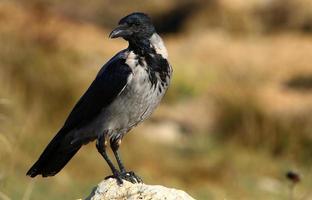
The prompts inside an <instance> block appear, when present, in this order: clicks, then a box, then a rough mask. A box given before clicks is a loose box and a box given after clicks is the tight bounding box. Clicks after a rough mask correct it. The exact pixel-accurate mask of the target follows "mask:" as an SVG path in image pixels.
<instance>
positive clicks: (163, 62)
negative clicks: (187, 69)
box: [129, 39, 170, 87]
mask: <svg viewBox="0 0 312 200" xmlns="http://www.w3.org/2000/svg"><path fill="white" fill-rule="evenodd" d="M129 49H130V51H133V52H134V53H135V54H136V55H137V58H138V60H139V64H140V65H141V66H143V62H142V61H143V60H145V62H146V64H147V72H148V74H149V80H150V81H151V83H152V85H153V86H154V87H156V85H157V82H158V81H161V84H163V85H164V84H165V85H166V84H169V83H166V82H167V77H168V76H170V65H169V63H168V61H167V59H165V58H163V57H162V56H161V55H160V54H158V53H157V52H156V50H155V49H154V48H153V47H152V45H151V44H150V41H149V40H148V39H145V40H139V39H133V40H131V41H129ZM157 75H158V76H159V78H160V80H158V78H157Z"/></svg>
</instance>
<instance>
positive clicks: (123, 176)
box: [105, 171, 143, 185]
mask: <svg viewBox="0 0 312 200" xmlns="http://www.w3.org/2000/svg"><path fill="white" fill-rule="evenodd" d="M109 178H115V179H116V180H117V183H118V184H119V185H121V184H123V181H122V180H126V181H129V182H131V183H143V181H142V179H141V178H140V177H139V176H138V175H136V174H135V173H134V172H132V171H130V172H118V173H115V174H114V175H111V176H107V177H105V179H109Z"/></svg>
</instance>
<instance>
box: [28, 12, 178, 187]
mask: <svg viewBox="0 0 312 200" xmlns="http://www.w3.org/2000/svg"><path fill="white" fill-rule="evenodd" d="M109 37H110V38H118V37H122V38H123V39H125V40H126V41H128V43H129V46H128V48H126V49H124V50H122V51H120V52H119V53H117V54H116V55H115V56H114V57H113V58H112V59H111V60H109V61H108V62H107V63H106V64H105V65H104V66H103V67H102V68H101V70H100V71H99V72H98V74H97V76H96V78H95V80H94V81H93V82H92V84H91V85H90V87H89V88H88V90H87V91H86V92H85V94H84V95H83V96H82V97H81V98H80V100H79V101H78V103H77V104H76V105H75V107H74V108H73V110H72V111H71V113H70V114H69V116H68V118H67V120H66V121H65V123H64V125H63V127H62V128H61V129H60V130H59V132H58V133H57V134H56V136H55V137H54V138H53V139H52V141H51V142H50V143H49V144H48V146H47V147H46V148H45V150H44V151H43V153H42V154H41V156H40V157H39V159H38V161H37V162H36V163H35V164H34V165H33V166H32V167H31V168H30V169H29V171H28V172H27V175H28V176H30V177H35V176H37V175H42V177H47V176H54V175H55V174H57V173H58V172H59V171H60V170H61V169H62V168H63V167H64V166H65V165H66V164H67V163H68V161H69V160H70V159H71V158H72V157H73V156H74V155H75V154H76V153H77V151H78V150H79V149H80V148H81V146H82V145H84V144H87V143H89V142H91V141H93V140H97V141H96V148H97V150H98V152H99V153H100V154H101V155H102V157H103V158H104V159H105V161H106V162H107V164H108V165H109V167H110V169H111V170H112V173H113V175H112V176H110V177H113V178H116V179H117V182H118V183H119V184H122V183H123V181H122V180H128V181H130V182H133V183H137V182H142V180H141V179H140V178H139V177H138V176H137V175H136V174H135V173H134V172H131V171H126V169H125V167H124V165H123V163H122V161H121V158H120V156H119V153H118V148H119V146H120V144H121V140H122V139H123V137H124V136H125V134H126V133H128V132H129V131H130V130H131V129H132V128H133V127H134V126H136V125H138V124H139V123H140V122H142V121H144V120H145V119H146V118H148V117H149V116H150V115H151V114H152V112H153V111H154V110H155V108H156V107H157V106H158V104H159V103H160V101H161V99H162V98H163V96H164V94H165V92H166V91H167V89H168V86H169V83H170V78H171V74H172V68H171V66H170V64H169V63H168V60H167V57H168V54H167V50H166V47H165V46H164V43H163V41H162V39H161V38H160V36H159V35H158V34H157V33H156V31H155V27H154V26H153V24H152V22H151V19H150V18H149V17H148V16H147V15H146V14H144V13H132V14H130V15H128V16H126V17H124V18H122V19H121V20H120V21H119V25H118V26H117V28H115V29H114V30H113V31H112V32H111V33H110V35H109ZM108 142H109V143H110V147H111V149H112V151H113V153H114V156H115V158H116V160H117V163H118V168H119V169H117V168H116V167H115V166H114V164H113V162H112V161H111V160H110V158H109V157H108V155H107V153H106V147H107V143H108Z"/></svg>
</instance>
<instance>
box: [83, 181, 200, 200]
mask: <svg viewBox="0 0 312 200" xmlns="http://www.w3.org/2000/svg"><path fill="white" fill-rule="evenodd" d="M147 199H148V200H164V199H167V200H171V199H172V200H175V199H176V200H195V199H194V198H192V197H191V196H189V195H188V194H187V193H186V192H184V191H182V190H177V189H172V188H166V187H164V186H160V185H146V184H143V183H137V184H133V183H130V182H128V181H124V183H123V184H122V185H120V186H119V185H118V184H117V182H116V180H115V179H113V178H110V179H107V180H104V181H102V182H101V183H99V184H98V186H97V187H95V188H94V189H93V191H92V193H91V194H90V195H89V197H87V198H86V200H147Z"/></svg>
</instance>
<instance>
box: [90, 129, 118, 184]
mask: <svg viewBox="0 0 312 200" xmlns="http://www.w3.org/2000/svg"><path fill="white" fill-rule="evenodd" d="M106 147H107V141H106V138H105V134H104V133H103V134H100V135H99V136H98V139H97V141H96V148H97V150H98V152H99V153H100V154H101V155H102V157H103V158H104V159H105V161H106V162H107V164H108V165H109V167H110V168H111V170H112V172H113V176H108V177H106V178H105V179H107V178H111V177H112V178H116V179H117V182H118V184H122V183H123V182H122V178H121V176H120V172H119V171H118V170H117V169H116V168H115V166H114V164H113V162H112V161H111V160H110V159H109V157H108V155H107V153H106Z"/></svg>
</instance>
